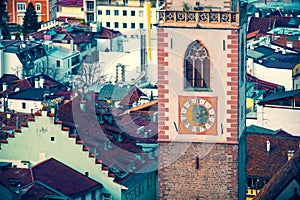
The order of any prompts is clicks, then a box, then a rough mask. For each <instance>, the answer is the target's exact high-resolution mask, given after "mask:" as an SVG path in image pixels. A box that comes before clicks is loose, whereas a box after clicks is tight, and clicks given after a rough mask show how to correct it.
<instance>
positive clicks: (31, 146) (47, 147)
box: [0, 113, 121, 199]
mask: <svg viewBox="0 0 300 200" xmlns="http://www.w3.org/2000/svg"><path fill="white" fill-rule="evenodd" d="M44 115H45V113H44ZM53 121H54V119H53V118H52V117H47V116H36V117H35V122H28V123H29V125H28V126H29V127H28V128H27V127H22V133H15V138H9V140H8V144H1V148H2V149H1V150H0V160H1V161H5V162H13V164H15V165H19V164H20V162H19V161H20V160H27V161H30V162H31V164H32V165H34V164H36V163H38V162H40V161H42V160H45V159H48V158H51V157H53V158H55V159H57V160H59V161H61V162H63V163H64V164H66V165H68V166H69V167H71V168H74V169H76V170H77V171H79V172H81V173H82V174H85V172H89V176H90V177H91V178H93V179H95V180H96V181H98V182H100V183H102V184H103V186H104V189H103V192H106V193H110V194H112V197H113V199H121V185H119V184H117V183H115V182H113V179H114V178H111V177H108V172H107V171H102V170H101V164H95V159H94V158H89V157H88V155H89V153H88V152H87V151H82V145H77V144H75V140H76V139H75V138H69V137H68V132H66V131H62V130H61V125H60V124H57V125H54V124H53V123H54V122H53ZM51 137H54V141H51ZM22 165H23V164H22ZM22 165H21V166H22Z"/></svg>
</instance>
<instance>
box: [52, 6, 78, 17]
mask: <svg viewBox="0 0 300 200" xmlns="http://www.w3.org/2000/svg"><path fill="white" fill-rule="evenodd" d="M82 8H83V7H74V6H73V7H70V6H62V7H61V10H60V11H59V12H56V17H57V18H58V17H74V18H76V19H84V12H83V11H82V10H81V9H82Z"/></svg>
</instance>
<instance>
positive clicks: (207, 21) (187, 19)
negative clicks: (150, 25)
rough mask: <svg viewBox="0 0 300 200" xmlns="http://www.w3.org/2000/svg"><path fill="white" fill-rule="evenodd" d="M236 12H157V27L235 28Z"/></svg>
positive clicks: (237, 21)
mask: <svg viewBox="0 0 300 200" xmlns="http://www.w3.org/2000/svg"><path fill="white" fill-rule="evenodd" d="M238 17H239V15H238V12H235V11H210V10H193V11H170V10H160V11H158V25H159V26H184V27H203V28H214V27H218V28H220V27H224V28H237V27H238V25H239V20H238Z"/></svg>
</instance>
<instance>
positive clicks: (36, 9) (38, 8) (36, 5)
mask: <svg viewBox="0 0 300 200" xmlns="http://www.w3.org/2000/svg"><path fill="white" fill-rule="evenodd" d="M35 11H36V12H37V13H40V12H41V3H36V4H35Z"/></svg>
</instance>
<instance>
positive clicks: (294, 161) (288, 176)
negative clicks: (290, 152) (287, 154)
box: [253, 150, 300, 200]
mask: <svg viewBox="0 0 300 200" xmlns="http://www.w3.org/2000/svg"><path fill="white" fill-rule="evenodd" d="M294 180H295V181H296V182H297V183H298V185H300V150H297V151H296V153H295V155H294V156H293V157H292V158H291V159H290V160H289V161H288V162H287V163H285V164H284V165H283V166H282V167H281V169H280V170H279V171H278V172H277V173H276V174H275V175H274V176H273V177H272V179H271V180H270V181H269V182H268V183H267V184H266V185H265V186H264V187H263V189H262V190H261V191H260V192H259V193H258V195H256V196H255V197H254V198H253V199H254V200H269V199H277V198H278V196H279V195H280V194H281V193H282V191H283V190H284V189H286V188H287V187H288V186H289V185H290V184H291V183H292V181H294ZM295 188H296V187H295ZM292 189H294V188H292ZM296 194H297V192H296ZM287 195H288V196H287ZM293 195H295V192H294V190H290V192H288V191H287V192H286V193H285V197H286V198H287V199H299V195H295V196H294V198H292V197H293ZM295 197H296V198H295Z"/></svg>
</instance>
